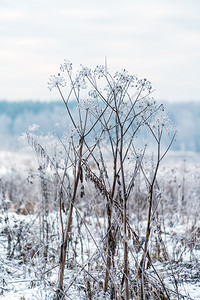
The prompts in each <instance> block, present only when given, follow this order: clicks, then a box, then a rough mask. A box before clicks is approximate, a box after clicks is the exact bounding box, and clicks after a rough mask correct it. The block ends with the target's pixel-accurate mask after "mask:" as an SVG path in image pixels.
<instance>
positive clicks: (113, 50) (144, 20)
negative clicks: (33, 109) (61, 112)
mask: <svg viewBox="0 0 200 300" xmlns="http://www.w3.org/2000/svg"><path fill="white" fill-rule="evenodd" d="M105 56H107V61H108V66H109V68H110V70H111V71H116V70H121V69H122V68H125V69H127V70H128V71H129V73H131V74H137V75H138V76H139V77H146V78H147V79H148V80H150V81H151V82H152V84H153V87H154V88H155V89H156V91H155V92H154V98H155V99H158V100H169V101H186V100H196V101H200V0H98V1H96V0H71V1H70V0H0V99H8V100H25V99H33V100H36V99H38V100H50V99H59V96H58V94H57V93H56V91H55V90H53V91H52V92H50V91H49V90H48V89H47V81H48V78H49V76H50V75H51V74H56V73H57V72H58V71H59V66H60V63H62V62H63V60H64V59H65V58H66V59H68V60H70V61H72V63H74V64H75V65H76V66H79V65H80V64H83V65H84V66H88V67H94V66H95V65H97V64H104V60H105Z"/></svg>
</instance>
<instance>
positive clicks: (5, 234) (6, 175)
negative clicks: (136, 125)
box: [0, 150, 200, 299]
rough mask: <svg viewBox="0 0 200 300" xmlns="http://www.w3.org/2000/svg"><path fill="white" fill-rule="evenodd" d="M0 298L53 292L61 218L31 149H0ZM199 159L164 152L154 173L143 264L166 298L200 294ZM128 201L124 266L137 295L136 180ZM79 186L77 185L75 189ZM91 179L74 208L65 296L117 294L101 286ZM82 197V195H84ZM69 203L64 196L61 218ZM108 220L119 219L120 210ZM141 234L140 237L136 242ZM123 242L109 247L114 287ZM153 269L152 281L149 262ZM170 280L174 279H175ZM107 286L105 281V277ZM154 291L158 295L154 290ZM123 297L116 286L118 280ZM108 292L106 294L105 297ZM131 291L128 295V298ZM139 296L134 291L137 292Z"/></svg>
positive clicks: (140, 221)
mask: <svg viewBox="0 0 200 300" xmlns="http://www.w3.org/2000/svg"><path fill="white" fill-rule="evenodd" d="M0 165H1V169H0V170H1V190H0V197H1V198H0V199H1V215H0V226H1V227H0V232H1V235H0V253H1V256H0V257H1V258H0V260H1V264H0V275H1V276H0V278H1V283H0V293H1V296H0V298H2V299H53V296H54V295H55V291H56V288H57V284H58V268H59V248H60V246H59V245H60V243H61V222H60V213H59V204H58V190H57V188H58V186H57V184H56V176H55V174H54V172H52V171H51V170H48V172H47V171H44V170H43V171H42V170H38V165H37V160H36V158H35V155H34V153H33V152H32V150H30V151H29V152H25V153H20V152H19V153H9V152H1V155H0ZM199 178H200V161H199V157H198V154H194V153H188V154H183V153H176V152H174V153H169V154H168V157H167V158H166V160H165V162H163V164H162V165H161V167H160V171H159V175H158V179H157V180H158V185H159V189H160V190H162V196H161V197H160V200H159V203H158V205H157V207H156V208H155V210H154V216H153V220H152V225H151V227H152V228H151V236H150V242H149V252H150V255H151V260H152V265H151V264H149V266H148V268H147V270H146V278H147V280H148V282H149V284H148V285H149V289H150V290H151V295H152V296H151V298H150V299H165V298H164V295H163V296H162V294H161V290H162V289H161V287H162V284H161V281H162V282H163V284H164V286H165V288H166V289H167V290H168V292H169V294H170V299H178V297H177V295H176V286H177V288H178V293H179V299H200V296H199V295H200V281H199V276H200V273H199V272H200V271H199V270H200V263H199V258H200V223H199V211H200V210H199V208H200V207H199V203H200V201H199V199H200V187H199ZM135 190H136V192H134V194H133V195H132V197H131V201H130V202H129V206H130V207H129V223H130V224H131V228H132V229H133V230H134V231H135V232H136V233H137V235H138V237H139V241H138V242H137V240H136V239H134V234H133V233H132V232H131V231H130V232H129V234H128V241H127V242H128V248H129V272H130V273H131V278H132V283H131V284H132V285H133V286H134V287H135V288H133V294H132V295H131V297H132V299H137V295H136V294H137V293H136V292H135V295H134V291H137V288H136V287H137V285H139V282H137V276H136V274H135V273H137V271H136V270H137V267H136V266H137V264H138V262H139V261H140V258H141V255H142V247H143V245H144V240H145V226H146V222H147V203H146V199H145V193H146V192H145V187H144V186H143V183H142V181H141V182H136V183H135ZM79 192H80V193H81V187H80V191H79ZM101 197H102V195H101V194H100V193H99V192H98V190H97V189H96V188H95V187H94V184H93V183H92V182H88V185H87V186H86V185H85V190H84V196H82V197H81V196H80V194H79V197H78V198H79V199H78V200H77V206H76V210H74V212H73V218H72V230H71V237H70V241H69V245H68V252H67V259H66V267H65V268H66V270H65V276H64V286H65V297H66V299H118V298H117V297H118V295H116V294H115V293H114V292H113V295H111V294H110V292H107V294H106V293H103V281H104V277H105V264H104V261H103V255H102V253H105V251H106V250H105V247H106V243H105V239H106V228H107V219H106V207H105V203H104V202H103V201H102V199H101ZM88 199H89V200H88ZM68 209H69V204H68V203H67V202H65V210H66V212H63V223H64V226H65V224H66V222H67V212H68ZM114 220H115V221H116V223H115V226H117V222H119V223H120V222H121V219H120V216H119V215H116V216H115V218H114ZM118 239H122V236H121V234H120V233H119V236H118ZM139 242H140V243H139ZM122 248H123V247H122V246H121V244H120V243H119V245H118V246H117V248H116V250H115V266H114V267H113V271H112V272H113V276H114V278H115V283H116V284H117V285H118V286H119V287H120V285H121V282H122V274H123V266H122V265H123V249H122ZM154 268H155V270H156V272H157V273H158V274H159V277H160V279H161V281H160V282H159V280H158V276H156V273H155V270H154ZM175 281H176V284H175ZM109 288H110V289H111V290H112V282H111V281H110V280H109ZM159 293H160V296H159ZM121 294H122V297H123V288H122V292H121ZM112 297H113V298H112ZM134 297H135V298H134ZM138 299H139V298H138Z"/></svg>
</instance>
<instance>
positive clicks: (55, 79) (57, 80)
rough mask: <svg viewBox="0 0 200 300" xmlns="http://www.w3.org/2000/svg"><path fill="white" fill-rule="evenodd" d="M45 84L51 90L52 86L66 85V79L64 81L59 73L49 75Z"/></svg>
mask: <svg viewBox="0 0 200 300" xmlns="http://www.w3.org/2000/svg"><path fill="white" fill-rule="evenodd" d="M47 84H48V88H49V89H50V91H51V90H52V89H53V88H54V87H59V86H60V87H64V86H66V81H65V79H64V77H62V76H60V73H58V75H57V76H56V75H51V76H50V78H49V81H48V83H47Z"/></svg>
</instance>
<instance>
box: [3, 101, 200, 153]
mask: <svg viewBox="0 0 200 300" xmlns="http://www.w3.org/2000/svg"><path fill="white" fill-rule="evenodd" d="M70 105H71V107H72V108H73V106H74V103H73V102H71V103H70ZM164 106H165V109H166V112H167V113H168V116H169V118H170V119H171V121H172V123H173V124H174V126H175V128H176V129H177V130H178V134H177V138H176V141H175V142H174V144H173V147H172V149H173V150H177V151H194V152H200V103H196V102H192V101H191V102H187V103H168V102H164ZM66 116H67V114H66V111H65V106H64V104H63V103H62V101H54V102H40V101H37V102H36V101H31V100H30V101H20V102H9V101H0V138H1V146H0V148H1V149H8V148H10V149H11V148H12V149H13V148H15V147H17V143H18V142H17V139H18V137H19V136H20V135H21V134H22V133H23V132H25V131H26V130H27V129H28V128H29V126H31V125H33V124H37V125H39V126H40V133H41V134H43V135H46V134H48V133H49V132H53V131H55V130H56V131H59V132H60V133H62V132H63V131H64V130H65V129H66V128H68V121H69V120H68V118H67V117H66Z"/></svg>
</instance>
